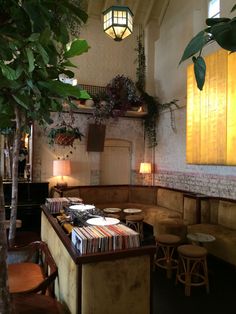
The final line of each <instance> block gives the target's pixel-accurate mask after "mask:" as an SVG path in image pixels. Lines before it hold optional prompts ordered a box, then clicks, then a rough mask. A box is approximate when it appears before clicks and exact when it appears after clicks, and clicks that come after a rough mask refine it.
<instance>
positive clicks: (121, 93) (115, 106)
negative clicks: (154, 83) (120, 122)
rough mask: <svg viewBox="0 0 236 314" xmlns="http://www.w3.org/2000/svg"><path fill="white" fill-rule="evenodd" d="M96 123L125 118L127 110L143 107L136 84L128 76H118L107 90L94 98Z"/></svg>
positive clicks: (108, 85)
mask: <svg viewBox="0 0 236 314" xmlns="http://www.w3.org/2000/svg"><path fill="white" fill-rule="evenodd" d="M93 100H94V105H95V110H94V114H93V118H94V121H95V123H98V124H99V123H101V122H102V121H103V120H105V119H109V118H118V117H121V116H124V114H125V113H126V111H127V110H131V108H132V107H139V106H141V105H142V100H141V98H140V96H139V95H138V94H137V89H136V87H135V84H134V82H133V81H132V80H131V79H130V78H129V77H127V76H124V75H116V76H115V77H114V78H113V79H112V80H111V81H110V82H109V83H108V84H107V86H106V87H105V90H104V91H103V92H102V93H100V94H97V95H94V96H93Z"/></svg>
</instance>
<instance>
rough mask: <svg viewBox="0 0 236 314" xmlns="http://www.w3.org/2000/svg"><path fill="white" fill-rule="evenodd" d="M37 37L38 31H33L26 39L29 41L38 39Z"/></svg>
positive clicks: (38, 35)
mask: <svg viewBox="0 0 236 314" xmlns="http://www.w3.org/2000/svg"><path fill="white" fill-rule="evenodd" d="M39 37H40V34H39V33H33V34H31V35H30V37H29V38H28V40H29V41H31V42H34V41H38V39H39Z"/></svg>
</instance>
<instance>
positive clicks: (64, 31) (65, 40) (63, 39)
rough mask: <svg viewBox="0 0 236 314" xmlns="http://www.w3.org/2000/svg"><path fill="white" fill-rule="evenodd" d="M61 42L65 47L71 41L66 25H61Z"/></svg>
mask: <svg viewBox="0 0 236 314" xmlns="http://www.w3.org/2000/svg"><path fill="white" fill-rule="evenodd" d="M60 40H61V42H62V43H63V44H64V45H66V44H67V43H68V42H69V40H70V37H69V33H68V29H67V27H66V25H64V24H62V23H61V24H60Z"/></svg>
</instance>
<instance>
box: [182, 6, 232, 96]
mask: <svg viewBox="0 0 236 314" xmlns="http://www.w3.org/2000/svg"><path fill="white" fill-rule="evenodd" d="M235 10H236V4H235V5H234V6H233V8H232V10H231V12H233V11H235ZM206 24H207V26H208V27H207V28H205V29H204V30H202V31H200V32H199V33H198V34H197V35H196V36H195V37H193V38H192V39H191V40H190V42H189V43H188V45H187V47H186V48H185V50H184V53H183V55H182V57H181V60H180V63H181V62H183V61H185V60H187V59H189V58H190V57H193V56H194V55H195V54H198V56H197V57H193V58H192V60H193V62H194V74H195V78H196V82H197V86H198V88H199V89H200V90H202V88H203V86H204V82H205V75H206V64H205V61H204V59H203V58H202V56H201V53H202V49H203V47H204V46H206V45H207V44H208V43H212V42H217V43H218V45H219V46H220V47H222V48H223V49H225V50H228V51H230V52H235V51H236V35H235V34H236V17H234V18H232V19H230V18H224V17H223V18H208V19H207V20H206Z"/></svg>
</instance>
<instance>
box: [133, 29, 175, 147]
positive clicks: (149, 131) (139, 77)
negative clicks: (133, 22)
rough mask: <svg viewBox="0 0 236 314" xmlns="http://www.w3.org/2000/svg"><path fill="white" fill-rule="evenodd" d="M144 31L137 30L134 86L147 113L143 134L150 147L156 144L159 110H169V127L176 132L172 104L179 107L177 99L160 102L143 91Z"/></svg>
mask: <svg viewBox="0 0 236 314" xmlns="http://www.w3.org/2000/svg"><path fill="white" fill-rule="evenodd" d="M143 39H144V32H143V31H142V29H140V31H139V35H138V37H137V48H136V49H135V50H136V51H137V54H138V57H137V60H136V63H137V69H136V87H137V89H138V90H139V92H140V95H141V99H142V100H143V102H144V103H145V104H146V106H147V115H146V116H145V117H144V129H145V135H147V138H148V146H149V147H150V148H152V147H155V146H157V144H158V143H157V134H156V126H157V120H158V118H159V115H160V111H162V110H165V109H167V108H168V109H169V110H170V119H171V128H172V130H173V132H175V133H176V125H175V116H174V110H173V108H172V105H174V106H175V107H176V108H179V106H178V105H177V101H178V100H177V99H173V100H172V101H170V102H168V103H164V104H162V103H160V101H159V100H158V99H157V98H156V97H153V96H151V95H149V94H148V93H147V92H146V91H145V87H146V58H145V50H144V43H143Z"/></svg>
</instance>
